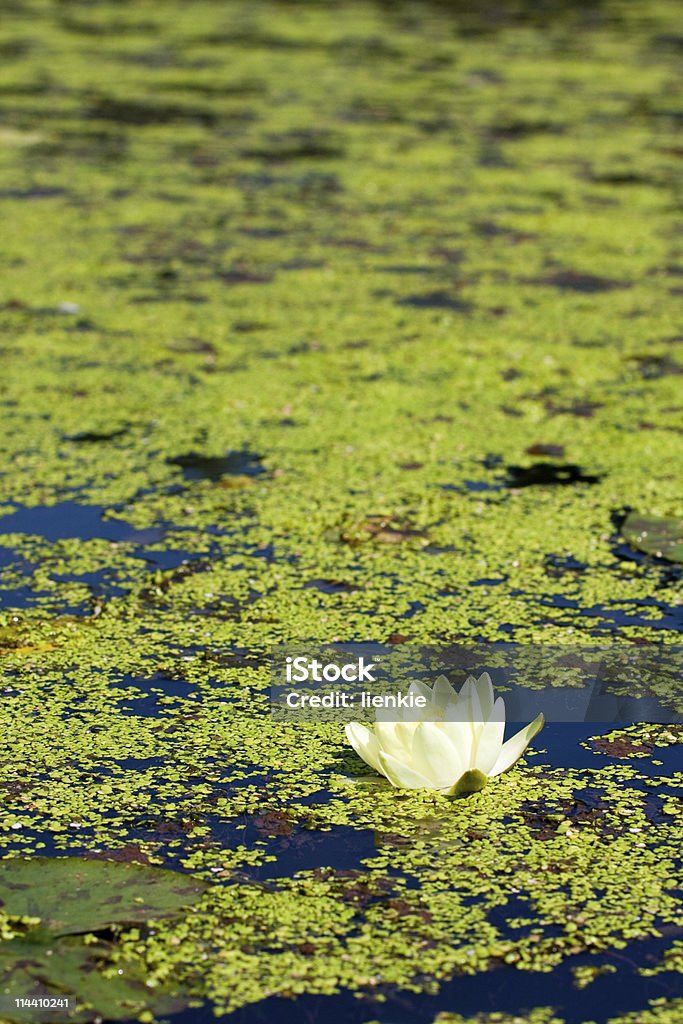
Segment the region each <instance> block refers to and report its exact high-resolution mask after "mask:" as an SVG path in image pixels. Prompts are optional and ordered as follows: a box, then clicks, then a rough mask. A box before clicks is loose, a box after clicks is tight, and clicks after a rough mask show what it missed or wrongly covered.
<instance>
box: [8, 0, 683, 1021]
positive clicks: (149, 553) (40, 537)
mask: <svg viewBox="0 0 683 1024" xmlns="http://www.w3.org/2000/svg"><path fill="white" fill-rule="evenodd" d="M560 7H561V8H562V9H558V8H557V7H556V6H553V5H549V6H548V10H547V12H546V13H547V20H546V21H544V20H543V18H539V17H538V16H529V11H528V10H527V9H526V7H525V5H523V4H521V3H520V4H519V5H514V4H505V3H501V4H500V5H498V6H497V7H496V9H495V10H491V11H489V9H488V7H486V9H485V10H484V12H483V15H482V16H481V17H479V16H477V15H476V14H474V13H473V11H472V10H470V9H467V5H459V4H454V5H448V4H441V5H411V4H405V5H404V4H397V5H395V6H393V5H392V6H388V5H384V6H374V5H372V4H353V3H349V4H346V3H342V4H340V5H336V6H335V7H334V9H332V8H331V7H330V8H328V7H325V6H321V5H318V4H308V3H305V4H300V5H296V6H295V5H288V4H274V3H262V4H259V5H247V4H244V3H238V2H235V0H227V2H225V3H223V4H221V5H216V4H213V3H211V2H208V0H198V2H195V3H193V4H191V5H182V4H178V3H173V2H171V0H164V2H162V3H155V4H152V3H151V2H147V0H135V2H134V3H132V2H129V3H125V4H119V3H113V2H106V0H105V2H103V3H98V4H97V5H92V4H87V3H79V2H74V0H69V2H68V3H65V4H54V3H52V2H49V0H20V2H16V3H14V4H13V5H12V8H11V10H8V11H7V12H5V14H4V16H3V25H2V29H1V30H0V52H1V54H2V59H3V71H4V74H3V82H2V85H0V112H1V114H2V126H1V127H0V215H1V216H2V223H3V253H2V256H1V257H0V259H1V260H2V278H1V280H2V284H1V286H0V327H1V328H2V336H3V340H2V352H1V353H0V358H1V360H2V375H1V376H0V404H1V408H2V412H3V420H2V423H3V429H2V432H1V433H0V451H1V453H2V473H1V474H0V566H2V569H1V571H2V581H1V597H2V609H3V610H2V611H1V612H0V657H1V659H2V665H1V670H2V675H1V677H0V693H1V694H2V702H1V703H0V723H1V724H2V729H1V730H0V746H1V748H2V753H1V754H0V828H1V829H2V831H3V850H4V853H5V855H6V857H7V858H8V859H10V863H11V858H16V857H17V856H20V855H24V854H29V855H41V854H44V853H49V854H54V853H57V854H62V855H63V854H69V855H82V854H84V853H95V854H96V855H97V856H100V855H105V856H114V857H117V858H120V859H121V860H122V861H132V862H138V863H141V864H153V865H161V864H164V865H167V866H173V867H182V868H184V869H186V870H188V871H190V872H191V873H192V875H193V876H194V877H197V878H200V879H202V880H203V881H204V882H205V883H208V884H209V886H210V888H209V892H208V894H207V896H206V898H205V900H204V901H203V903H202V907H201V910H200V911H199V912H197V913H193V914H192V915H186V916H184V917H181V918H180V919H177V920H174V921H172V922H166V923H163V924H159V925H158V926H157V927H155V928H153V929H151V930H150V929H144V928H143V929H140V928H137V929H136V928H131V929H129V930H127V931H126V932H125V933H124V934H123V936H122V937H121V938H119V939H118V940H117V942H116V944H115V949H114V950H113V953H112V955H113V956H115V957H119V958H121V961H122V962H125V963H127V964H128V965H130V969H131V970H132V971H134V972H138V973H136V975H135V976H136V977H138V976H139V977H140V978H143V977H144V978H145V979H146V981H147V982H151V983H152V986H153V985H154V983H158V985H160V986H163V984H164V983H165V981H166V979H168V978H170V977H173V978H179V979H181V980H182V981H183V983H184V984H185V985H187V986H188V987H189V988H190V989H191V990H192V991H193V992H194V994H195V995H196V997H197V998H198V999H207V998H208V999H210V1000H211V1001H212V1003H213V1005H214V1006H215V1007H216V1009H217V1010H218V1011H219V1012H224V1011H229V1010H232V1009H236V1008H240V1007H243V1006H246V1005H248V1004H250V1003H256V1002H258V1001H260V1000H263V999H266V998H268V997H270V996H273V995H278V994H279V995H289V996H292V995H296V994H299V993H321V994H326V993H335V992H339V991H342V990H345V989H349V990H353V991H356V992H358V993H365V994H368V993H369V994H370V995H371V996H374V997H381V996H383V995H385V994H386V993H387V992H388V991H390V990H391V989H392V986H399V987H401V988H403V989H405V990H409V991H413V992H417V993H421V992H422V993H424V992H432V991H435V990H437V989H438V988H439V986H440V984H441V983H442V982H444V981H447V980H448V979H450V978H452V977H454V976H456V977H457V976H459V974H466V975H472V976H474V975H477V974H480V975H482V976H483V975H484V972H488V971H493V970H501V971H505V970H509V971H517V970H522V971H529V972H533V971H540V972H548V971H552V970H553V969H554V968H555V967H556V966H557V965H573V964H574V959H575V958H580V957H581V956H584V955H587V954H589V953H594V954H595V957H596V961H595V963H596V964H597V965H598V966H601V965H602V961H601V960H600V959H599V958H600V956H603V955H608V954H609V952H610V951H614V950H616V951H619V950H622V949H625V948H627V947H628V944H629V943H631V942H639V941H645V940H646V939H648V938H657V936H658V935H661V936H662V939H661V941H662V942H667V941H668V942H670V947H669V949H670V951H669V952H668V953H667V952H666V950H664V951H662V953H661V960H660V962H661V964H662V965H664V970H665V971H668V970H672V971H674V972H677V973H680V952H679V948H678V945H677V944H676V939H675V935H676V929H680V928H681V927H683V907H682V905H681V896H680V889H679V888H678V884H679V882H678V879H679V878H680V848H681V839H682V838H683V835H682V829H683V818H682V816H681V787H682V785H683V778H682V777H681V772H680V771H671V772H670V771H669V770H668V769H666V770H664V771H663V772H662V774H661V776H656V775H655V776H653V775H651V774H648V773H647V772H646V771H645V768H644V759H640V758H635V759H634V760H633V761H631V760H630V759H623V760H622V755H623V754H624V753H626V754H628V756H629V758H630V756H631V754H635V753H637V752H638V750H637V748H638V747H639V746H640V747H641V748H644V751H645V754H646V757H647V756H649V755H651V754H653V753H654V755H655V757H657V755H658V754H660V753H662V750H666V749H667V748H668V747H670V748H671V749H672V750H674V751H675V750H676V749H678V748H676V747H675V746H672V745H673V744H675V743H676V741H677V740H678V739H679V736H678V734H677V733H675V734H674V733H672V734H671V738H670V739H666V737H663V736H662V735H661V734H660V733H656V734H653V732H652V728H650V730H644V729H643V728H642V727H640V728H636V729H635V730H631V731H629V732H628V738H627V740H626V741H624V739H623V736H622V737H618V738H615V737H611V738H608V739H607V743H608V744H614V743H616V742H621V746H620V747H614V746H613V745H612V746H611V747H609V748H608V749H607V750H604V749H603V750H602V751H601V750H600V749H599V748H594V749H596V756H595V758H594V765H593V766H592V767H590V768H569V769H565V768H563V767H562V768H561V767H558V766H555V765H553V764H552V763H550V762H548V763H546V762H544V761H543V755H534V757H530V758H528V759H527V763H526V767H524V766H522V767H519V768H517V769H515V771H514V772H512V773H510V775H509V776H508V777H506V778H505V779H501V780H499V781H498V783H496V785H495V786H491V787H490V791H486V792H484V793H483V794H479V795H476V796H473V797H471V798H469V799H468V800H466V801H463V802H462V803H461V805H460V804H459V805H458V806H457V807H454V806H453V804H452V803H447V802H445V801H443V800H441V799H440V798H439V797H437V796H434V795H432V794H417V795H416V794H412V795H402V794H397V793H395V792H393V791H392V790H391V789H390V788H389V787H388V786H383V785H382V784H379V785H375V784H371V785H368V784H367V780H368V776H359V774H358V773H360V772H362V771H363V770H364V769H363V768H362V767H361V766H360V765H359V764H358V763H357V761H356V759H355V758H354V757H353V755H352V753H351V752H350V751H349V750H348V749H346V748H345V746H344V744H343V739H342V735H341V729H339V728H335V727H331V726H318V727H312V726H303V727H302V726H295V725H290V726H286V727H284V726H282V725H277V727H275V726H274V725H273V724H272V723H270V722H269V719H268V704H267V688H268V684H269V669H268V664H267V657H266V655H267V651H268V648H269V647H270V645H271V644H273V643H278V642H291V641H293V640H307V639H311V638H314V639H315V640H320V641H323V640H324V641H333V640H335V639H341V640H349V639H354V640H365V639H368V640H374V641H382V642H387V641H389V640H391V641H393V642H432V643H441V642H465V643H467V642H475V641H477V640H478V639H481V638H483V639H486V640H489V641H491V640H508V639H515V640H518V641H521V642H536V643H543V642H552V643H558V642H571V643H582V642H583V643H590V642H595V640H596V638H598V639H604V640H609V641H612V640H615V639H616V640H619V641H621V642H624V643H631V642H639V643H641V642H651V641H663V642H666V643H672V642H675V641H676V639H677V631H676V622H677V621H678V622H680V589H679V584H680V572H679V570H678V569H677V568H676V567H675V566H672V565H670V564H665V563H663V562H661V561H658V560H657V559H656V558H655V559H653V558H651V557H648V556H647V555H645V554H643V553H642V552H641V551H640V546H639V545H638V544H637V543H634V538H633V537H632V536H630V535H629V533H628V531H627V530H626V529H625V527H624V525H623V522H624V515H626V514H628V512H629V510H634V509H635V510H640V512H642V514H643V515H647V516H648V517H652V518H656V519H665V520H671V521H673V520H675V521H678V519H680V516H681V511H682V510H681V504H680V488H679V481H678V477H679V473H678V472H677V467H678V465H679V464H680V444H681V440H680V409H681V406H680V380H679V376H680V357H679V356H678V355H677V350H676V343H677V338H678V335H677V330H678V328H677V325H676V323H675V320H674V313H673V310H674V302H675V301H676V299H677V295H678V293H679V292H680V272H681V265H680V245H679V242H678V238H677V230H676V229H677V225H676V221H675V216H676V213H675V201H676V190H677V181H678V176H679V163H680V156H681V152H680V140H679V138H678V128H679V122H680V115H679V113H678V112H677V110H676V109H675V107H674V104H673V101H672V97H673V96H674V95H675V94H676V87H677V85H678V82H679V78H680V59H679V58H680V52H679V51H680V35H679V29H678V26H677V20H678V19H677V15H678V10H677V8H676V7H675V5H673V4H672V3H669V2H667V0H657V2H656V3H647V4H645V3H644V2H643V3H634V4H629V5H624V4H619V3H611V2H608V3H604V4H596V5H593V6H592V7H591V9H590V10H588V9H582V8H581V7H580V6H579V7H576V8H575V7H574V6H573V5H569V4H568V5H560ZM551 15H554V16H552V17H551ZM239 453H242V455H241V459H240V458H237V457H236V455H239ZM202 467H203V469H202ZM257 470H262V471H257ZM68 503H75V504H76V505H78V506H80V507H82V508H83V509H85V510H86V511H87V510H89V511H87V523H88V528H87V530H86V531H85V532H84V529H85V528H84V527H82V526H74V525H73V524H70V523H69V521H68V516H67V519H66V520H65V519H64V516H65V515H67V513H66V512H65V511H64V509H65V506H66V505H68ZM37 508H41V509H46V510H52V513H51V517H50V514H49V513H48V515H47V518H46V519H44V520H41V524H40V525H39V526H35V527H31V528H28V527H27V526H23V527H22V525H21V521H20V518H18V516H19V517H20V515H21V513H22V510H26V509H29V510H30V509H37ZM72 512H73V510H72ZM24 522H25V523H27V522H28V520H27V519H26V520H24ZM79 522H82V521H81V520H80V519H79ZM626 522H628V520H626ZM169 552H176V553H177V558H175V559H174V560H173V563H172V564H169V562H168V561H166V560H165V559H166V558H167V557H168V553H169ZM454 681H455V682H457V680H454ZM624 744H626V745H625V746H624ZM634 746H635V748H636V750H635V751H634V750H633V748H634ZM629 747H630V753H629ZM641 752H642V750H641ZM655 767H656V766H655ZM641 768H642V771H641ZM326 837H328V838H329V843H328V845H325V838H326ZM342 837H346V840H345V841H346V843H347V845H346V847H345V848H344V850H345V852H344V857H345V858H346V860H345V861H344V866H343V867H335V866H334V864H335V857H336V854H335V852H334V850H335V849H336V846H335V844H336V843H337V842H339V843H342ZM316 843H319V844H320V845H316ZM342 845H343V843H342ZM316 857H317V858H318V861H319V863H315V864H314V865H313V866H308V867H306V868H304V869H302V870H301V871H300V872H299V873H297V874H294V875H293V874H292V868H291V864H292V863H293V862H294V863H296V862H297V858H298V859H299V861H300V862H301V863H306V864H307V865H310V864H311V862H314V861H315V859H316ZM306 858H308V859H306ZM506 908H507V909H506ZM501 915H502V916H501ZM679 934H680V933H679ZM425 963H428V964H429V966H428V969H425ZM614 963H615V964H617V965H621V966H622V968H623V964H622V962H621V961H619V960H618V959H615V960H614ZM579 966H580V965H579ZM581 977H584V978H585V977H587V976H586V975H583V976H581V975H577V978H581ZM618 977H621V975H618ZM598 983H599V981H596V984H598ZM676 1012H679V1010H676V1008H675V1007H673V1008H672V1007H671V1006H669V1007H667V1008H666V1009H665V1010H662V1009H657V1008H656V1007H654V1008H650V1009H647V1010H646V1009H643V1008H641V1007H634V1015H635V1014H639V1015H640V1017H641V1018H642V1019H643V1020H650V1019H651V1020H652V1021H659V1020H662V1021H664V1020H667V1021H668V1020H670V1019H675V1017H674V1016H673V1015H674V1014H675V1013H676ZM666 1013H669V1014H670V1016H669V1017H667V1016H666ZM543 1014H546V1016H543ZM647 1014H651V1016H650V1017H648V1016H647ZM371 1015H372V1014H371V1013H368V1016H371ZM554 1016H555V1017H557V1018H559V1019H562V1018H563V1012H562V1011H561V1010H559V1009H558V1010H553V1009H547V1011H546V1010H544V1009H543V1008H540V1009H538V1010H537V1017H538V1019H539V1021H541V1020H542V1021H544V1022H545V1021H546V1019H547V1020H551V1019H553V1017H554ZM532 1019H533V1018H532ZM623 1019H624V1020H625V1021H626V1020H629V1017H628V1015H626V1016H625V1017H624V1018H623ZM633 1019H634V1020H635V1019H636V1018H635V1016H634V1018H633ZM615 1020H616V1018H615Z"/></svg>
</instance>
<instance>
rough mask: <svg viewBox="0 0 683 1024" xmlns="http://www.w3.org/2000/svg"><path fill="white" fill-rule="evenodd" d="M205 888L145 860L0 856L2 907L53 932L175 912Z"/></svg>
mask: <svg viewBox="0 0 683 1024" xmlns="http://www.w3.org/2000/svg"><path fill="white" fill-rule="evenodd" d="M205 888H206V886H205V884H204V883H203V882H201V881H198V880H197V879H195V878H191V877H189V876H188V875H182V874H180V873H178V872H175V871H167V870H164V869H162V868H152V867H146V866H145V865H142V864H125V863H121V862H115V861H108V860H84V859H83V858H81V857H55V858H50V857H32V858H30V859H24V858H12V859H10V860H3V861H0V907H1V908H2V909H3V910H4V911H5V913H7V914H9V915H11V916H16V917H23V916H29V917H38V918H40V926H41V929H43V930H47V931H49V932H51V933H52V934H53V935H73V934H77V933H79V932H86V931H97V930H98V929H100V928H105V927H107V925H111V924H113V923H121V922H140V921H147V920H149V919H150V918H157V917H166V916H168V915H169V914H175V913H177V912H178V911H179V910H181V909H182V908H183V907H186V906H187V905H188V904H190V903H192V902H193V900H195V899H197V897H198V896H200V895H201V893H202V892H203V891H204V889H205Z"/></svg>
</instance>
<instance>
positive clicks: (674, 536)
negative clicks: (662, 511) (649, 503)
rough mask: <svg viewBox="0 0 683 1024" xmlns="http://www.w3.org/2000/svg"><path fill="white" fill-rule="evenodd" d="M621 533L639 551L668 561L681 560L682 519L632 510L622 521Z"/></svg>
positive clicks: (682, 544)
mask: <svg viewBox="0 0 683 1024" xmlns="http://www.w3.org/2000/svg"><path fill="white" fill-rule="evenodd" d="M622 533H623V535H624V537H625V538H626V540H627V541H628V543H629V544H630V545H631V546H632V547H634V548H638V550H639V551H644V552H645V553H646V554H648V555H656V556H657V558H666V559H668V561H670V562H683V519H677V518H675V517H674V516H668V517H666V516H665V517H659V516H643V515H640V514H639V513H638V512H632V513H631V515H629V516H628V517H627V519H626V521H625V522H624V525H623V527H622Z"/></svg>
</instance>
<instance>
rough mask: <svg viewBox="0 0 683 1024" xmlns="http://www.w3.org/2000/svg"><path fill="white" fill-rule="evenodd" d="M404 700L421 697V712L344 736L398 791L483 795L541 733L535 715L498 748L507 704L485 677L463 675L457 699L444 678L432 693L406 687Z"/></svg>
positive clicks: (357, 727)
mask: <svg viewBox="0 0 683 1024" xmlns="http://www.w3.org/2000/svg"><path fill="white" fill-rule="evenodd" d="M408 692H409V694H412V695H414V696H422V697H424V698H425V701H424V703H423V705H422V707H416V708H410V709H408V711H407V712H406V713H405V714H403V715H401V713H400V712H399V713H398V714H397V716H396V717H398V721H387V720H386V719H384V720H382V718H381V717H379V718H378V720H377V721H376V722H375V724H374V726H373V727H368V726H366V725H363V724H362V723H360V722H350V723H349V724H348V725H347V726H346V737H347V739H348V741H349V743H350V744H351V746H352V747H353V749H354V750H355V751H356V753H357V754H358V755H359V756H360V757H362V758H363V760H364V761H366V762H367V763H368V764H369V765H370V766H371V767H372V768H374V769H375V770H376V771H378V772H380V774H382V775H384V776H386V778H387V779H388V780H389V782H390V783H391V784H392V786H396V788H397V789H435V790H438V791H439V792H440V793H445V794H446V795H448V796H463V795H465V794H467V793H476V792H478V791H479V790H480V789H483V788H484V786H485V785H486V783H487V782H488V780H489V779H490V778H494V777H495V776H496V775H501V774H502V773H503V772H506V771H508V769H510V768H512V767H513V765H515V764H516V763H517V761H519V759H520V757H521V756H522V754H523V753H524V751H525V750H526V748H527V747H528V746H529V743H530V742H531V740H532V739H533V738H534V736H535V735H536V734H537V733H538V732H539V731H540V730H541V729H542V728H543V722H544V719H543V715H542V714H539V715H538V716H537V717H536V718H535V719H534V720H533V722H530V723H529V725H527V726H526V727H525V728H524V729H520V731H519V732H518V733H515V735H514V736H512V737H510V739H509V740H507V741H506V742H503V735H504V732H505V701H504V700H503V698H502V697H498V698H497V699H496V698H495V694H494V691H493V684H492V683H491V677H490V675H489V674H488V672H484V673H482V675H480V676H479V678H478V679H475V678H474V676H468V678H467V679H466V680H465V682H464V684H463V686H462V687H461V689H460V691H459V693H456V691H455V689H454V688H453V687H452V686H451V684H450V683H449V682H448V680H447V679H446V677H445V676H439V678H438V679H437V680H436V682H435V683H434V686H433V687H430V686H427V685H426V684H425V683H419V682H415V683H411V685H410V688H409V691H408Z"/></svg>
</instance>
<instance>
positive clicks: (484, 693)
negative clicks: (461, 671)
mask: <svg viewBox="0 0 683 1024" xmlns="http://www.w3.org/2000/svg"><path fill="white" fill-rule="evenodd" d="M474 689H475V692H476V694H477V697H478V699H479V709H480V711H481V718H482V721H484V722H488V720H489V718H490V717H491V714H492V712H493V701H494V695H493V683H492V682H491V676H490V675H489V674H488V672H482V674H481V675H480V676H479V678H478V679H477V680H476V682H475V684H474Z"/></svg>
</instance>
